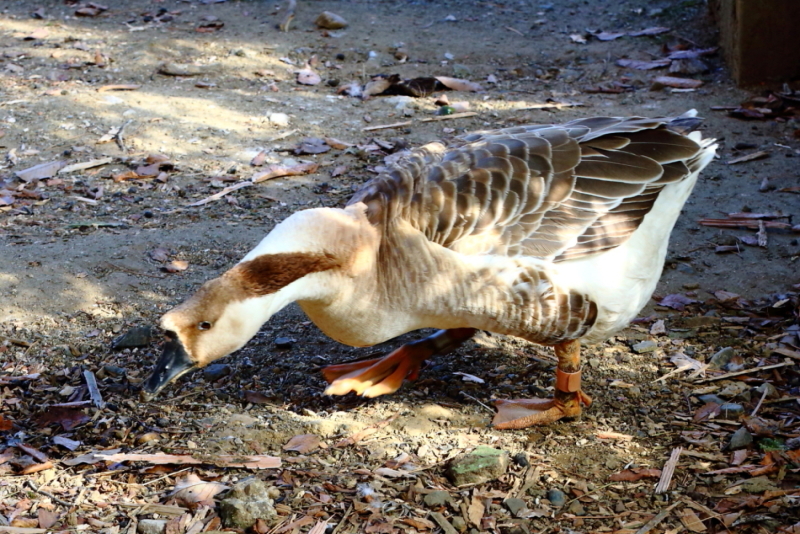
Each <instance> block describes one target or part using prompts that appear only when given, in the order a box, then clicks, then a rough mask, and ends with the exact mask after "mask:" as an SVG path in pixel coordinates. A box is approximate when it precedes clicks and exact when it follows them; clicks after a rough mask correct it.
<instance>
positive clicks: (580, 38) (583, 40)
mask: <svg viewBox="0 0 800 534" xmlns="http://www.w3.org/2000/svg"><path fill="white" fill-rule="evenodd" d="M569 39H570V41H572V42H573V43H578V44H586V38H585V37H584V36H583V35H581V34H579V33H573V34H571V35H570V36H569Z"/></svg>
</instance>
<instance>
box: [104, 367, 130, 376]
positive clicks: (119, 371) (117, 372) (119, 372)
mask: <svg viewBox="0 0 800 534" xmlns="http://www.w3.org/2000/svg"><path fill="white" fill-rule="evenodd" d="M103 371H105V372H106V373H108V374H110V375H111V376H115V377H120V376H124V375H125V369H123V368H122V367H117V366H116V365H104V366H103Z"/></svg>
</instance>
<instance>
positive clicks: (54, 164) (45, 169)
mask: <svg viewBox="0 0 800 534" xmlns="http://www.w3.org/2000/svg"><path fill="white" fill-rule="evenodd" d="M66 165H67V162H66V161H49V162H47V163H40V164H39V165H34V166H33V167H29V168H27V169H23V170H21V171H15V172H14V174H16V175H17V178H19V179H20V180H22V181H23V182H33V181H34V180H42V179H44V178H51V177H53V176H55V175H56V173H57V172H58V171H60V170H61V169H63V168H64V167H65V166H66Z"/></svg>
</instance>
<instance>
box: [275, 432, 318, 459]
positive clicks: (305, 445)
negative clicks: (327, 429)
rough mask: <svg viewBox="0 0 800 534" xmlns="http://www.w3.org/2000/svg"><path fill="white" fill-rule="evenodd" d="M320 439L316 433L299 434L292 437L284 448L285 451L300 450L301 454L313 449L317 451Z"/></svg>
mask: <svg viewBox="0 0 800 534" xmlns="http://www.w3.org/2000/svg"><path fill="white" fill-rule="evenodd" d="M319 445H320V440H319V436H317V435H315V434H299V435H297V436H294V437H293V438H292V439H290V440H289V441H288V443H286V445H284V446H283V450H285V451H295V452H299V453H300V454H306V453H309V452H311V451H315V450H317V449H318V448H319Z"/></svg>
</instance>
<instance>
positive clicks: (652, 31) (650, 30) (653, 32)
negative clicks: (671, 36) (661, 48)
mask: <svg viewBox="0 0 800 534" xmlns="http://www.w3.org/2000/svg"><path fill="white" fill-rule="evenodd" d="M668 31H670V29H669V28H665V27H663V26H653V27H652V28H645V29H644V30H639V31H638V32H628V35H629V36H630V37H641V36H643V35H659V34H661V33H667V32H668Z"/></svg>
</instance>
